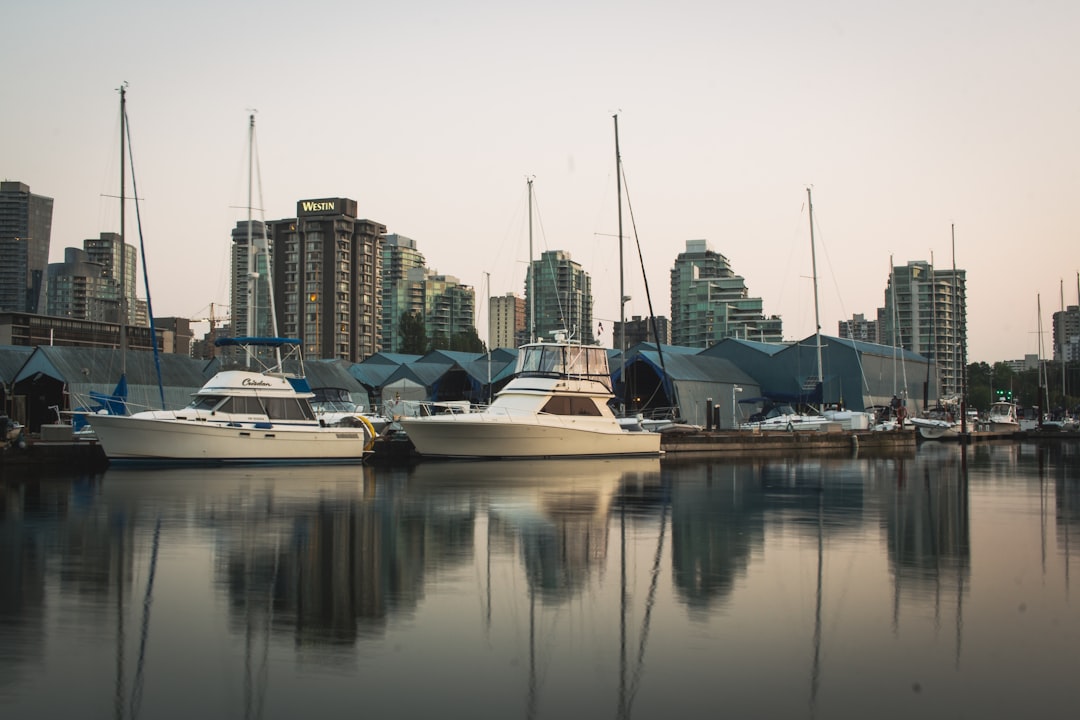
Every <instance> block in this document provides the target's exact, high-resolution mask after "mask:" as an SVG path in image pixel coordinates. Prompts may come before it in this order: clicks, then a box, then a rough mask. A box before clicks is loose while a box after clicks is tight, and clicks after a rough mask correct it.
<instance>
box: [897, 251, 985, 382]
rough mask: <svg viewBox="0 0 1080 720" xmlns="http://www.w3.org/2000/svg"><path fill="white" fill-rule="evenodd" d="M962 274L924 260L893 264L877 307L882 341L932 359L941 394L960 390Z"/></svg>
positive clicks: (964, 299)
mask: <svg viewBox="0 0 1080 720" xmlns="http://www.w3.org/2000/svg"><path fill="white" fill-rule="evenodd" d="M966 279H967V273H966V272H965V271H964V270H952V269H949V270H942V269H935V268H934V266H933V265H931V264H930V263H928V262H926V261H925V260H912V261H910V262H908V264H907V265H898V266H894V267H893V271H892V274H891V275H890V277H889V282H888V284H887V286H886V288H885V306H884V307H883V308H881V309H880V310H878V332H879V334H880V338H881V344H883V345H891V346H893V347H899V348H904V349H905V350H911V351H912V352H916V353H918V354H920V355H922V356H923V357H925V358H928V359H930V360H933V361H934V364H935V365H936V367H937V372H938V389H939V391H940V392H941V394H942V396H944V397H948V396H951V395H956V394H957V393H959V391H960V383H961V380H962V371H963V368H964V367H965V366H966V365H967V287H966V284H967V283H966Z"/></svg>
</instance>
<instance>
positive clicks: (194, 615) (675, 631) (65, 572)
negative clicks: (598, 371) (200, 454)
mask: <svg viewBox="0 0 1080 720" xmlns="http://www.w3.org/2000/svg"><path fill="white" fill-rule="evenodd" d="M821 434H825V433H821ZM1049 434H1050V433H1047V435H1049ZM911 435H912V436H913V435H914V433H911ZM1078 453H1080V443H1077V442H1076V441H1074V440H1064V441H1062V440H1059V441H1057V442H1035V441H1031V440H1025V439H1012V438H1010V439H1008V440H1001V439H995V440H986V441H983V442H974V443H971V444H970V445H965V444H962V443H955V442H925V443H921V444H919V445H918V446H917V447H916V446H914V445H912V446H911V447H910V448H906V449H903V450H901V451H898V452H892V453H888V452H886V453H883V454H877V453H866V454H864V453H862V452H859V453H854V454H852V453H850V452H849V453H848V455H846V456H836V455H829V454H817V455H815V454H804V455H798V456H793V455H791V454H787V453H775V452H774V453H771V454H766V455H751V456H743V455H737V454H732V455H727V456H724V457H704V456H698V455H695V454H690V453H679V452H673V453H668V454H665V455H663V456H661V457H652V458H606V459H588V460H577V459H564V460H545V461H542V462H541V461H480V462H477V461H440V462H434V461H432V462H419V463H415V464H409V465H389V466H379V465H353V466H338V465H334V466H308V467H304V466H287V467H269V466H225V467H216V468H197V469H196V468H155V469H148V468H138V467H119V466H115V467H114V466H110V467H108V468H106V469H104V470H103V471H90V470H86V471H83V472H72V471H71V470H61V471H57V470H56V469H53V470H52V471H50V472H42V473H35V474H33V477H31V476H29V475H28V474H23V473H21V472H15V471H13V470H12V468H10V467H8V468H4V474H3V478H4V481H3V484H2V485H0V538H2V543H0V587H2V588H4V590H3V597H4V603H3V607H4V611H3V613H2V615H0V647H3V648H4V650H3V652H2V653H0V670H2V672H0V713H2V714H3V715H4V716H5V717H57V716H62V715H69V716H105V715H108V716H115V717H137V716H140V715H142V716H145V717H202V718H208V719H210V720H213V719H215V718H230V717H237V716H240V715H243V716H244V717H253V718H254V717H260V718H290V717H297V716H299V715H304V714H310V712H311V709H312V708H318V714H319V716H320V717H346V716H353V715H355V713H356V712H357V707H359V706H362V707H363V708H364V712H365V714H371V715H373V716H375V717H461V716H468V717H478V718H505V717H520V716H524V717H529V718H560V717H597V716H605V715H613V716H615V717H618V718H631V717H640V718H648V717H661V716H665V717H668V716H671V717H680V718H699V717H700V718H705V717H715V716H716V715H717V714H718V713H726V714H731V715H734V716H737V717H791V718H803V717H805V718H814V717H829V718H864V717H868V716H872V717H881V718H910V717H921V718H948V717H956V716H975V717H985V718H996V717H1002V718H1005V717H1018V716H1034V717H1050V716H1056V715H1057V714H1059V713H1060V712H1061V710H1062V709H1063V708H1068V707H1072V706H1075V704H1076V703H1077V702H1078V701H1080V690H1078V689H1077V686H1076V684H1075V683H1074V682H1073V681H1072V680H1071V675H1070V673H1069V668H1072V667H1075V666H1076V664H1077V661H1078V660H1080V650H1078V649H1077V647H1078V646H1077V643H1076V642H1075V640H1076V637H1077V634H1078V633H1080V624H1078V623H1080V620H1078V618H1077V615H1076V613H1074V612H1072V611H1071V609H1070V608H1071V581H1070V577H1072V576H1074V575H1075V573H1076V570H1074V569H1073V566H1074V565H1075V563H1076V558H1077V555H1078V553H1077V551H1074V550H1073V548H1074V547H1076V546H1077V543H1078V542H1080V470H1078V468H1080V462H1078ZM1078 551H1080V548H1078Z"/></svg>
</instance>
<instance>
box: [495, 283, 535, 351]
mask: <svg viewBox="0 0 1080 720" xmlns="http://www.w3.org/2000/svg"><path fill="white" fill-rule="evenodd" d="M526 333H527V330H526V329H525V298H523V297H521V296H520V295H515V294H514V293H512V292H508V293H506V294H505V295H498V296H494V297H491V298H489V299H488V337H489V338H490V340H489V341H488V343H489V344H490V346H491V347H492V348H516V347H521V346H522V345H524V344H525V343H527V342H528V341H529V338H528V335H527V334H526Z"/></svg>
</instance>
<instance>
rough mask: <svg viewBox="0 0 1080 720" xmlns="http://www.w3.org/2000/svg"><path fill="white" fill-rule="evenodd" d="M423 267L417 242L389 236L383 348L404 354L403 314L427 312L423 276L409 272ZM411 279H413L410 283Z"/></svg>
mask: <svg viewBox="0 0 1080 720" xmlns="http://www.w3.org/2000/svg"><path fill="white" fill-rule="evenodd" d="M423 267H424V254H423V253H422V252H420V251H419V250H417V249H416V241H415V240H413V239H412V238H407V237H405V236H404V235H398V234H397V233H391V234H389V235H387V236H386V239H385V242H384V243H383V249H382V268H383V270H382V290H381V294H382V316H381V319H380V336H381V342H382V349H383V350H384V351H386V352H401V333H400V327H401V325H400V323H401V315H402V314H403V313H414V312H418V313H420V314H421V315H423V313H424V290H423V285H422V283H423V279H424V273H420V275H418V276H416V275H410V272H409V271H410V270H414V269H416V268H423ZM410 277H412V280H410Z"/></svg>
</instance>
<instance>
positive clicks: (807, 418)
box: [739, 401, 833, 432]
mask: <svg viewBox="0 0 1080 720" xmlns="http://www.w3.org/2000/svg"><path fill="white" fill-rule="evenodd" d="M741 402H746V401H741ZM831 422H833V421H832V420H830V419H829V418H827V417H825V416H824V415H805V414H802V413H797V412H795V409H794V408H792V407H791V406H790V405H772V406H770V407H767V408H765V409H763V410H762V411H761V412H758V413H754V414H753V415H751V416H750V419H749V420H747V421H746V422H744V423H742V424H741V425H739V429H741V430H755V431H768V430H782V431H786V432H795V431H807V430H814V431H817V430H824V429H825V426H826V425H828V424H830V423H831Z"/></svg>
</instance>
